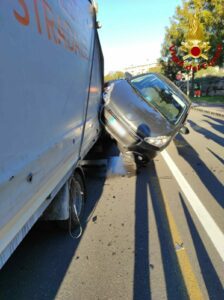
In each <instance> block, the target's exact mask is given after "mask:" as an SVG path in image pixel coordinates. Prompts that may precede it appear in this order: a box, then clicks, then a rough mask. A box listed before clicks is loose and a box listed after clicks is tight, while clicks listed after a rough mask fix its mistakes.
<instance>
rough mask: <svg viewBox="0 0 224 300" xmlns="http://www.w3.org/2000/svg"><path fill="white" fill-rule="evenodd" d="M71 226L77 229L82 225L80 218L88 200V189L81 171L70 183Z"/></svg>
mask: <svg viewBox="0 0 224 300" xmlns="http://www.w3.org/2000/svg"><path fill="white" fill-rule="evenodd" d="M69 194H70V199H69V220H68V222H70V224H69V226H71V227H70V228H71V229H75V228H76V227H77V226H79V225H80V220H81V219H82V217H83V213H84V207H85V202H86V190H85V184H84V181H83V178H82V177H81V176H80V174H79V173H75V174H74V176H72V178H71V179H70V183H69Z"/></svg>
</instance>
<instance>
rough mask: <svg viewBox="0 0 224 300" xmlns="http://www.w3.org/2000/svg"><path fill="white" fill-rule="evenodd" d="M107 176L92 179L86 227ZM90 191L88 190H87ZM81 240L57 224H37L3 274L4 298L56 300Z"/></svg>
mask: <svg viewBox="0 0 224 300" xmlns="http://www.w3.org/2000/svg"><path fill="white" fill-rule="evenodd" d="M103 185H104V178H90V179H89V182H88V184H87V187H88V189H89V191H91V193H89V195H91V196H90V197H89V199H88V203H87V206H86V211H85V216H84V222H83V230H84V231H85V228H86V222H85V220H87V219H88V218H89V217H91V214H92V213H93V211H94V208H95V206H96V205H97V202H98V201H99V198H100V195H101V193H102V190H103ZM87 192H88V191H87ZM80 241H81V239H79V240H74V239H72V238H71V237H70V236H69V234H68V232H66V231H65V232H63V231H62V230H60V229H58V228H57V226H55V224H54V223H45V222H44V224H42V223H39V224H37V225H35V226H34V228H33V229H32V230H31V232H30V233H29V234H28V235H27V237H26V238H25V239H24V241H23V242H22V243H21V244H20V246H19V247H18V249H17V250H16V252H15V253H14V254H13V256H12V257H11V258H10V260H9V261H8V262H7V264H6V265H5V266H4V267H3V269H2V270H1V273H0V299H1V300H9V299H10V300H14V299H15V300H18V299H20V300H23V299H24V300H27V299H33V300H40V299H41V300H45V299H46V300H49V299H54V298H55V296H56V294H57V291H58V289H59V288H60V285H61V283H62V281H63V279H64V277H65V275H66V272H67V270H68V267H69V265H70V263H71V261H72V259H74V257H75V253H76V250H77V248H78V245H79V243H80Z"/></svg>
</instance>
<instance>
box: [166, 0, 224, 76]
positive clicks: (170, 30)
mask: <svg viewBox="0 0 224 300" xmlns="http://www.w3.org/2000/svg"><path fill="white" fill-rule="evenodd" d="M193 16H195V17H196V18H197V19H198V21H199V22H198V23H199V24H200V30H201V33H203V41H204V42H208V43H209V44H210V46H211V48H210V49H209V51H208V53H207V54H208V61H209V60H211V59H212V58H213V57H214V55H215V54H216V53H217V46H218V45H220V44H221V45H222V46H223V42H224V0H182V6H178V7H177V8H176V12H175V15H174V16H173V17H172V18H171V19H170V26H169V27H167V28H166V34H165V38H164V42H163V45H162V51H161V59H160V64H161V65H162V68H163V72H164V73H165V75H166V76H168V77H170V78H171V79H172V80H174V79H175V77H176V74H177V72H178V71H180V70H183V66H181V65H180V64H179V65H178V63H177V61H176V62H174V61H173V60H172V54H171V51H170V47H171V46H172V45H175V51H176V52H175V53H176V56H177V57H181V58H182V57H183V56H184V55H186V53H184V52H183V47H181V46H182V42H184V41H186V40H187V39H188V38H189V30H190V27H191V24H192V18H193ZM194 62H195V60H194ZM223 62H224V55H223V50H222V54H221V55H220V56H219V58H217V60H216V61H215V63H216V65H219V66H221V65H222V64H223ZM196 63H200V59H199V61H196Z"/></svg>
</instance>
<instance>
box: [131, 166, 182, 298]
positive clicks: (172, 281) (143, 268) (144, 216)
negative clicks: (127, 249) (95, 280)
mask: <svg viewBox="0 0 224 300" xmlns="http://www.w3.org/2000/svg"><path fill="white" fill-rule="evenodd" d="M147 191H149V194H150V195H151V201H152V206H153V211H154V215H155V219H156V225H157V231H158V236H159V241H160V249H161V256H162V264H163V270H164V278H165V285H166V295H167V298H168V299H188V295H187V291H186V287H185V283H184V280H183V277H182V274H181V271H180V267H179V263H178V260H177V256H176V252H175V248H174V245H173V243H172V236H171V231H170V227H169V223H168V218H167V214H166V210H165V207H164V198H163V195H162V192H161V187H160V183H159V179H158V175H157V172H156V169H155V165H154V162H151V163H150V166H149V168H147V169H144V170H142V171H141V173H140V174H138V177H137V179H136V204H135V218H136V220H135V263H134V291H133V294H134V298H133V299H134V300H146V299H147V300H148V299H151V298H152V296H151V287H150V267H151V264H150V257H149V245H150V242H149V232H148V231H149V230H150V229H149V219H148V218H149V215H148V201H149V200H150V197H149V199H148V196H147ZM152 242H153V241H151V243H152Z"/></svg>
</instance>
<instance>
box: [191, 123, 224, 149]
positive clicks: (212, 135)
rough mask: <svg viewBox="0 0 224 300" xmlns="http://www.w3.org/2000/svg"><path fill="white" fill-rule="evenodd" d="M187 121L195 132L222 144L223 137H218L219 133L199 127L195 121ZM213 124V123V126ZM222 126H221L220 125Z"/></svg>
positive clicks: (223, 141)
mask: <svg viewBox="0 0 224 300" xmlns="http://www.w3.org/2000/svg"><path fill="white" fill-rule="evenodd" d="M188 123H189V124H190V126H191V128H193V129H194V130H195V131H196V132H198V133H200V134H202V135H203V136H204V137H205V138H206V139H208V140H212V141H214V142H215V143H217V144H218V145H220V146H221V147H223V146H224V139H223V137H220V136H219V135H217V134H215V133H213V132H211V131H209V130H208V129H205V128H203V127H199V126H198V125H197V124H196V123H195V122H193V121H191V120H188ZM214 126H215V125H213V127H214ZM221 127H222V126H221Z"/></svg>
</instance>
